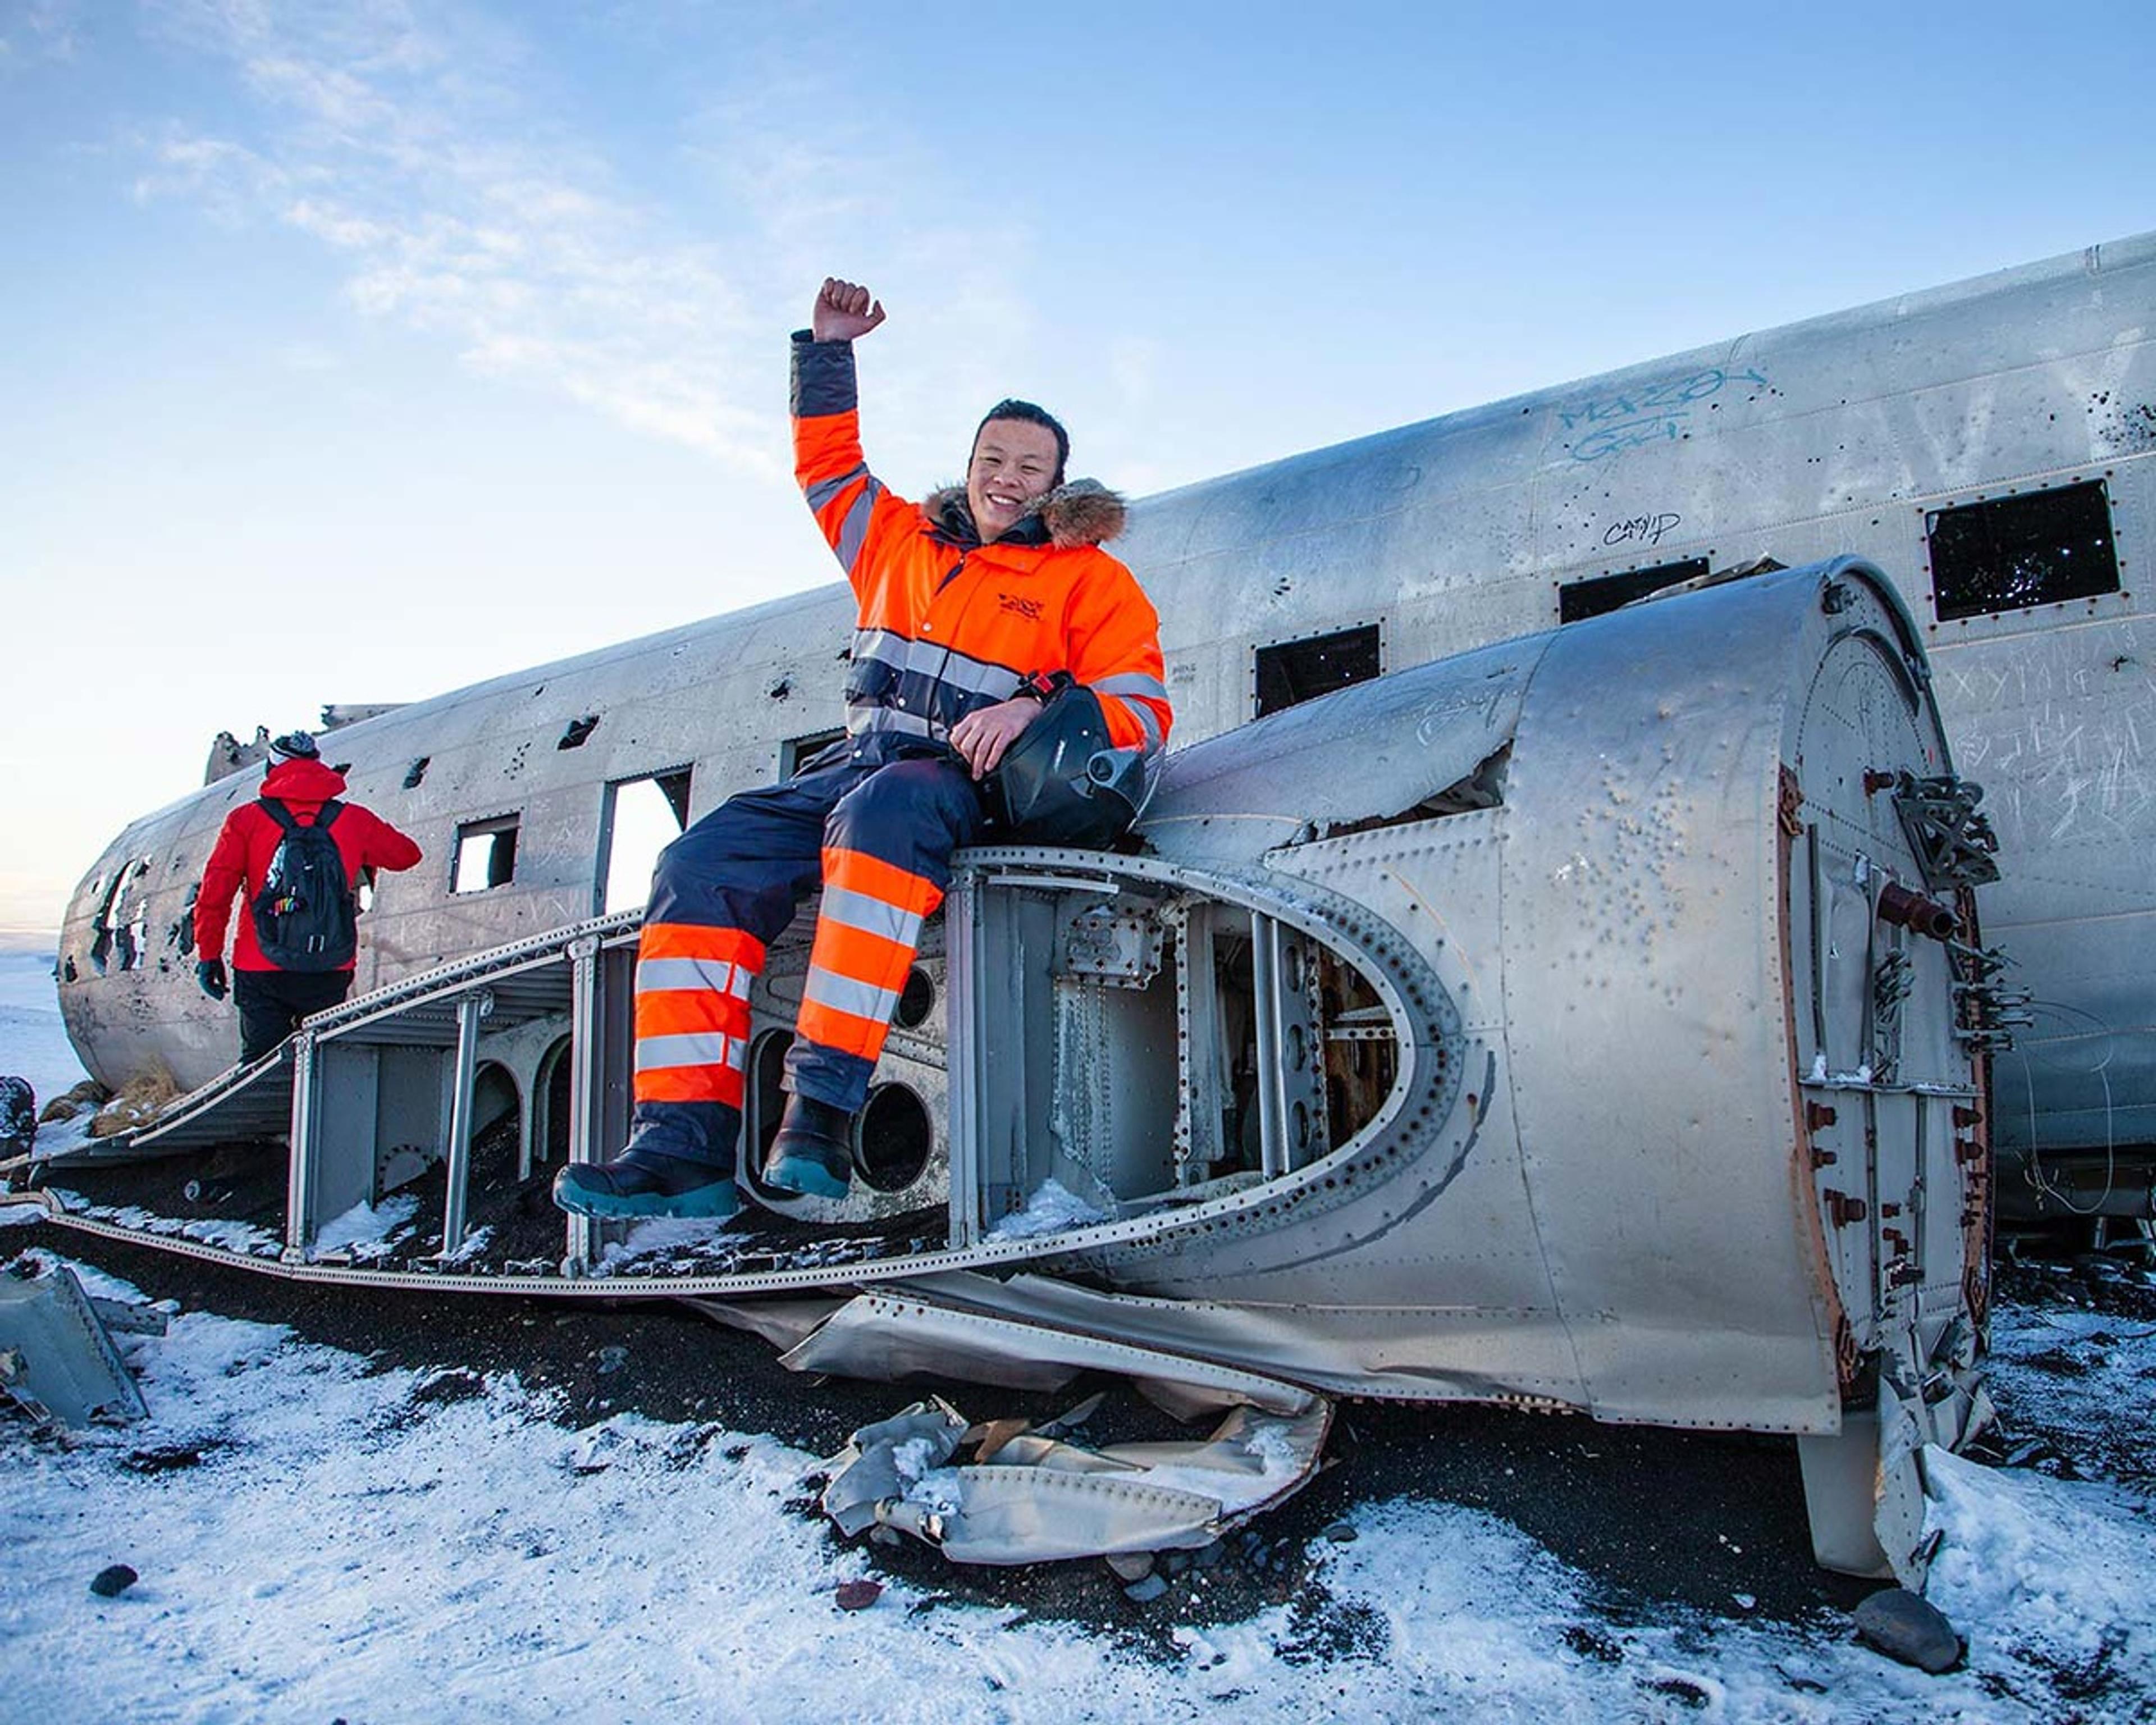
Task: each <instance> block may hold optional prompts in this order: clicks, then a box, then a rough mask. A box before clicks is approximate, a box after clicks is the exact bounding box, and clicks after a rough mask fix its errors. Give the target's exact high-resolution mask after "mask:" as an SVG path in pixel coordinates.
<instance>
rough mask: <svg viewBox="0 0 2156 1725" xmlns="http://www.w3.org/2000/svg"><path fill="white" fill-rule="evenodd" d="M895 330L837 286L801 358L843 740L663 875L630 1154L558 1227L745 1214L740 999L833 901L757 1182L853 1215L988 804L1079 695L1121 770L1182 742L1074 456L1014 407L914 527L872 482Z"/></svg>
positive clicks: (639, 1017) (654, 911)
mask: <svg viewBox="0 0 2156 1725" xmlns="http://www.w3.org/2000/svg"><path fill="white" fill-rule="evenodd" d="M883 320H884V311H883V307H882V305H881V304H880V303H879V302H877V301H875V300H873V299H872V298H871V296H870V293H869V291H868V290H867V289H866V288H865V287H861V286H859V285H855V284H854V283H851V282H845V281H839V280H827V281H826V282H825V283H824V286H823V289H822V290H821V291H820V292H819V294H818V295H817V299H816V308H815V312H814V319H813V326H812V328H811V329H809V330H806V331H798V332H797V333H796V335H795V336H794V338H793V428H794V432H793V434H794V465H795V473H796V476H797V477H798V480H800V483H801V485H802V488H803V490H804V491H805V492H806V493H807V495H808V504H809V506H810V508H811V509H812V510H814V511H815V515H816V520H817V522H818V525H819V526H821V527H822V528H823V530H824V536H825V537H826V538H827V539H828V540H829V542H830V544H831V547H832V549H833V550H834V552H836V553H837V554H838V557H839V562H840V564H841V565H842V566H843V567H844V569H845V571H846V578H847V579H848V580H849V581H850V582H851V583H853V587H854V592H855V595H856V597H857V598H858V600H859V603H860V617H859V622H858V626H857V632H856V634H855V638H854V646H853V654H852V670H851V673H850V675H849V677H848V679H847V684H846V691H845V696H846V732H847V734H846V736H845V737H844V738H843V739H842V740H841V741H839V742H835V743H834V744H832V745H831V746H830V747H829V748H827V749H825V750H824V751H822V752H820V753H819V754H818V755H816V756H815V757H813V758H812V759H811V760H810V761H808V762H807V763H806V764H805V765H804V766H803V768H801V770H800V771H799V772H798V773H796V774H795V775H794V777H793V778H790V779H788V780H787V781H786V782H785V783H782V784H778V785H774V786H767V787H763V788H758V789H756V790H752V791H747V792H744V793H742V794H740V795H738V796H736V797H732V798H729V799H728V800H727V801H726V803H722V804H721V806H720V807H719V808H717V809H714V810H713V811H712V812H711V814H708V815H706V816H705V817H704V819H701V820H700V821H698V822H697V823H696V824H695V825H694V826H692V827H690V829H688V831H686V832H685V833H684V834H682V835H681V836H680V838H679V839H676V840H675V842H674V843H673V844H671V845H668V846H667V848H666V849H665V851H664V852H663V853H661V855H660V860H659V865H658V868H657V870H655V872H654V875H653V878H652V883H651V898H650V902H649V906H648V907H647V909H646V911H645V916H644V932H643V937H642V940H641V942H640V945H639V952H638V963H637V973H636V1061H635V1070H636V1080H635V1097H636V1111H635V1116H634V1122H633V1124H632V1129H631V1133H630V1137H629V1144H628V1146H627V1147H626V1148H624V1150H623V1151H622V1153H620V1154H619V1156H617V1157H615V1158H613V1160H612V1161H610V1162H605V1163H583V1164H572V1165H571V1166H569V1167H567V1168H563V1169H562V1172H561V1173H560V1175H559V1176H558V1177H557V1179H556V1181H555V1183H554V1197H555V1201H556V1202H557V1203H558V1204H560V1205H561V1206H562V1208H563V1209H568V1210H572V1211H575V1212H577V1214H583V1215H590V1216H646V1215H671V1216H708V1217H720V1218H723V1217H726V1216H729V1215H731V1214H733V1213H734V1211H735V1209H737V1207H738V1204H739V1199H738V1198H737V1194H736V1189H735V1183H734V1168H735V1163H734V1158H735V1154H736V1145H737V1141H738V1140H739V1138H740V1137H741V1127H742V1083H743V1070H744V1056H745V1055H746V1053H747V1049H748V1043H749V988H750V985H751V983H752V981H753V980H754V978H756V977H757V974H758V973H760V972H761V971H762V968H763V962H764V954H765V949H766V947H767V943H768V942H771V941H773V940H775V939H776V938H778V935H779V934H780V933H781V932H783V930H784V929H785V927H786V926H787V924H788V922H790V921H791V920H792V918H793V912H794V910H795V907H796V906H798V904H799V902H800V901H801V900H802V899H803V898H804V897H805V896H807V895H808V893H810V892H811V891H814V890H815V889H816V888H817V887H818V886H819V885H820V886H822V887H823V890H824V896H823V903H822V907H821V911H820V913H819V916H818V918H817V922H816V932H815V939H814V946H813V947H812V948H811V951H810V956H809V968H808V980H807V987H806V991H805V994H804V997H803V1002H802V1005H801V1011H800V1016H799V1019H798V1023H797V1024H796V1026H795V1035H794V1040H793V1047H792V1049H791V1050H790V1051H789V1052H788V1055H787V1060H786V1079H785V1088H786V1090H787V1091H788V1096H787V1101H786V1107H785V1111H784V1115H783V1118H782V1119H781V1121H780V1123H779V1128H778V1136H777V1137H776V1138H775V1139H773V1142H772V1146H771V1152H770V1157H769V1160H768V1163H767V1166H766V1168H765V1170H764V1178H765V1180H766V1182H767V1183H768V1184H770V1185H771V1186H773V1188H775V1189H778V1190H779V1191H781V1192H783V1193H788V1194H814V1195H817V1196H819V1197H824V1198H838V1197H842V1196H844V1194H845V1192H846V1190H847V1188H848V1185H849V1183H850V1178H851V1173H852V1165H853V1152H852V1136H853V1131H852V1127H853V1116H854V1115H855V1113H856V1112H857V1111H859V1110H860V1107H861V1106H862V1103H863V1102H864V1101H865V1099H866V1097H867V1094H868V1086H869V1079H870V1074H871V1073H872V1072H873V1070H875V1063H876V1059H877V1056H878V1055H880V1053H881V1051H882V1049H883V1044H884V1038H885V1034H886V1033H887V1032H888V1030H889V1029H890V1024H891V1013H892V1010H893V1009H894V1008H895V1007H896V1004H897V1001H898V998H899V993H900V991H901V988H903V987H904V985H905V982H906V973H907V972H908V970H909V969H910V968H911V965H912V963H913V957H914V949H915V947H916V943H917V942H918V939H919V937H920V932H921V924H922V922H923V921H924V920H925V919H926V918H927V916H929V914H930V913H931V912H932V911H934V910H935V908H936V907H937V905H938V904H939V903H941V902H942V897H943V893H944V890H945V888H946V887H947V886H948V884H949V881H950V876H951V855H952V852H953V851H954V850H957V849H958V848H959V847H960V846H961V845H965V844H967V843H968V842H969V841H970V840H972V839H973V838H974V837H975V836H976V835H977V834H979V833H981V831H982V830H983V826H984V824H985V822H986V819H987V816H986V812H985V809H984V804H983V781H984V780H985V779H986V778H988V775H990V774H991V773H993V772H994V770H995V769H996V768H997V766H998V763H999V762H1001V761H1002V760H1003V758H1004V755H1005V754H1006V752H1008V751H1009V750H1010V748H1011V747H1012V745H1013V744H1014V742H1016V741H1017V740H1018V739H1019V737H1021V736H1022V735H1023V734H1024V732H1026V730H1027V729H1028V727H1029V726H1032V725H1033V724H1034V722H1035V721H1037V720H1039V718H1040V716H1041V714H1042V712H1043V711H1044V709H1045V706H1046V704H1047V703H1048V701H1050V699H1051V698H1052V697H1053V696H1054V695H1055V693H1056V691H1059V690H1060V689H1061V688H1063V687H1065V686H1067V685H1073V684H1075V685H1078V686H1079V687H1081V688H1082V689H1084V690H1086V691H1090V692H1091V695H1092V696H1094V697H1096V699H1097V701H1098V708H1099V722H1100V725H1101V728H1102V729H1103V730H1104V731H1105V732H1106V737H1107V740H1108V742H1109V743H1110V745H1111V747H1113V748H1114V749H1116V750H1123V751H1129V752H1132V753H1133V754H1135V755H1137V756H1141V757H1145V758H1147V759H1148V760H1150V759H1152V758H1153V757H1158V754H1159V752H1160V751H1161V750H1162V749H1163V747H1164V746H1165V744H1166V742H1167V741H1168V726H1169V724H1170V721H1171V715H1170V712H1169V709H1168V691H1167V688H1166V685H1164V684H1163V681H1162V675H1163V665H1162V658H1161V649H1160V625H1159V620H1158V617H1157V616H1156V615H1155V614H1154V611H1153V608H1152V603H1150V602H1149V601H1148V600H1147V598H1146V597H1145V594H1144V593H1142V591H1141V590H1140V588H1139V587H1138V584H1137V580H1136V578H1134V577H1133V576H1132V573H1131V572H1130V570H1129V569H1128V568H1127V567H1125V566H1124V565H1123V564H1122V563H1121V562H1117V561H1116V559H1115V558H1114V557H1111V556H1109V555H1108V554H1107V552H1105V551H1103V550H1101V544H1102V542H1105V541H1106V540H1108V539H1110V538H1112V537H1113V536H1115V535H1116V533H1117V532H1119V531H1121V530H1122V524H1123V504H1122V499H1121V498H1120V497H1118V496H1116V495H1115V494H1114V493H1113V492H1111V491H1109V490H1106V489H1105V488H1104V487H1102V486H1101V485H1098V484H1096V483H1095V482H1093V481H1091V480H1076V481H1073V482H1071V483H1070V484H1065V480H1064V467H1065V462H1066V461H1067V459H1068V458H1069V454H1070V439H1069V437H1068V436H1067V434H1065V431H1064V429H1063V427H1062V426H1061V425H1060V424H1058V423H1057V422H1056V420H1055V418H1053V417H1051V416H1050V414H1048V413H1045V411H1043V410H1042V409H1041V408H1038V407H1035V406H1034V405H1033V404H1032V403H1029V402H1021V401H1003V402H999V403H997V404H996V405H995V406H994V407H993V408H990V409H989V410H988V415H987V417H986V418H983V420H982V422H981V424H980V427H979V429H978V431H976V433H975V434H974V439H973V451H972V454H971V455H970V456H969V458H968V464H967V470H966V483H965V485H964V487H963V489H962V490H961V489H959V488H957V487H952V488H950V489H948V490H940V491H937V492H936V493H934V494H933V495H931V496H930V497H929V498H928V500H927V501H926V502H925V503H921V504H913V503H909V502H907V501H905V500H904V499H902V498H901V497H898V496H896V495H894V494H893V493H892V492H891V491H890V490H887V489H886V488H885V486H884V485H882V484H881V483H880V481H879V480H877V479H876V478H875V476H874V475H872V474H870V471H869V470H868V467H867V465H866V464H865V461H864V459H863V457H862V454H861V446H860V414H859V411H858V408H857V407H856V400H857V396H856V390H855V375H854V352H853V343H854V341H855V339H856V338H858V337H860V336H864V335H866V334H867V333H868V332H869V331H870V330H873V329H875V327H876V326H877V325H879V324H880V323H881V322H882V321H883Z"/></svg>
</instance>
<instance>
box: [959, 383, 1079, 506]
mask: <svg viewBox="0 0 2156 1725" xmlns="http://www.w3.org/2000/svg"><path fill="white" fill-rule="evenodd" d="M997 419H1023V420H1024V421H1025V423H1026V424H1029V425H1045V426H1046V427H1047V428H1048V429H1050V431H1052V432H1054V433H1055V481H1054V482H1055V484H1056V485H1061V484H1062V483H1063V470H1064V468H1065V465H1067V464H1068V463H1069V461H1070V433H1069V432H1067V431H1065V429H1063V422H1062V421H1061V420H1060V419H1059V418H1056V417H1055V414H1053V413H1050V412H1049V411H1048V409H1047V408H1041V407H1035V406H1034V404H1033V403H1031V402H1029V401H1019V399H1017V398H1015V397H1014V396H1006V397H1004V399H1003V400H1001V401H999V402H998V403H996V404H995V405H994V406H993V407H992V408H989V409H988V412H987V413H983V414H982V415H981V423H980V424H978V425H976V426H975V427H974V428H973V449H968V451H967V452H966V465H967V466H968V467H971V466H972V465H973V451H974V450H975V449H979V448H980V447H981V434H982V433H983V432H984V431H986V430H987V429H988V426H989V424H990V422H992V421H993V420H997Z"/></svg>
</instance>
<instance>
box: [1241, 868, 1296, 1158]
mask: <svg viewBox="0 0 2156 1725" xmlns="http://www.w3.org/2000/svg"><path fill="white" fill-rule="evenodd" d="M1280 938H1281V932H1280V924H1279V923H1277V922H1275V921H1274V920H1273V919H1272V918H1271V917H1270V916H1260V915H1258V914H1257V913H1256V912H1255V911H1253V912H1252V913H1251V916H1250V980H1251V993H1253V994H1254V995H1255V997H1256V998H1255V1000H1254V1001H1253V1003H1252V1004H1253V1006H1254V1007H1255V1013H1256V1017H1257V1021H1258V1022H1257V1031H1258V1104H1257V1106H1258V1143H1259V1149H1260V1156H1261V1158H1262V1165H1263V1167H1264V1168H1265V1178H1267V1179H1270V1178H1273V1176H1274V1175H1276V1174H1284V1173H1286V1172H1287V1144H1288V1138H1287V1094H1286V1091H1287V1087H1286V1085H1284V1084H1283V1083H1282V1082H1281V1077H1282V1072H1281V1014H1280Z"/></svg>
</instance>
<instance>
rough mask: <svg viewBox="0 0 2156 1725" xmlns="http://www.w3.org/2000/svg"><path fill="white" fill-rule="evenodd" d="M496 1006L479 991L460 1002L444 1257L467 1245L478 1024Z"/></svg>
mask: <svg viewBox="0 0 2156 1725" xmlns="http://www.w3.org/2000/svg"><path fill="white" fill-rule="evenodd" d="M492 1004H493V1002H492V1001H491V1000H490V999H488V997H487V995H486V993H485V991H483V990H480V989H476V988H475V989H474V990H472V991H471V992H470V993H467V994H464V995H461V996H459V998H458V1000H457V1052H456V1066H455V1070H454V1072H453V1073H452V1075H451V1078H450V1088H449V1157H448V1162H449V1183H448V1189H447V1190H446V1191H445V1192H444V1194H443V1198H442V1255H443V1256H444V1258H447V1257H450V1256H453V1255H454V1254H455V1252H456V1250H457V1248H458V1247H459V1246H460V1245H463V1244H464V1243H465V1202H466V1199H467V1198H468V1196H469V1193H470V1185H471V1141H472V1088H473V1085H472V1080H473V1075H474V1074H475V1073H476V1072H477V1071H478V1070H479V1021H480V1019H483V1018H485V1016H486V1012H487V1009H488V1007H490V1005H492Z"/></svg>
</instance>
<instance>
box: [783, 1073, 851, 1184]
mask: <svg viewBox="0 0 2156 1725" xmlns="http://www.w3.org/2000/svg"><path fill="white" fill-rule="evenodd" d="M763 1178H764V1182H765V1183H766V1184H767V1185H770V1186H774V1187H776V1188H777V1189H778V1190H779V1191H780V1192H781V1193H800V1194H806V1195H808V1196H809V1197H812V1198H844V1196H845V1195H846V1188H847V1187H848V1186H849V1185H850V1184H851V1183H852V1182H853V1178H854V1117H853V1116H852V1115H850V1114H849V1113H848V1112H847V1111H845V1110H844V1109H843V1108H834V1107H833V1106H831V1105H830V1104H829V1102H819V1101H817V1100H816V1099H815V1098H814V1096H788V1097H787V1099H786V1112H785V1113H784V1114H783V1115H781V1116H780V1117H779V1121H778V1137H775V1138H773V1140H772V1141H771V1155H770V1157H769V1158H768V1159H767V1161H766V1162H765V1163H764V1165H763Z"/></svg>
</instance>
